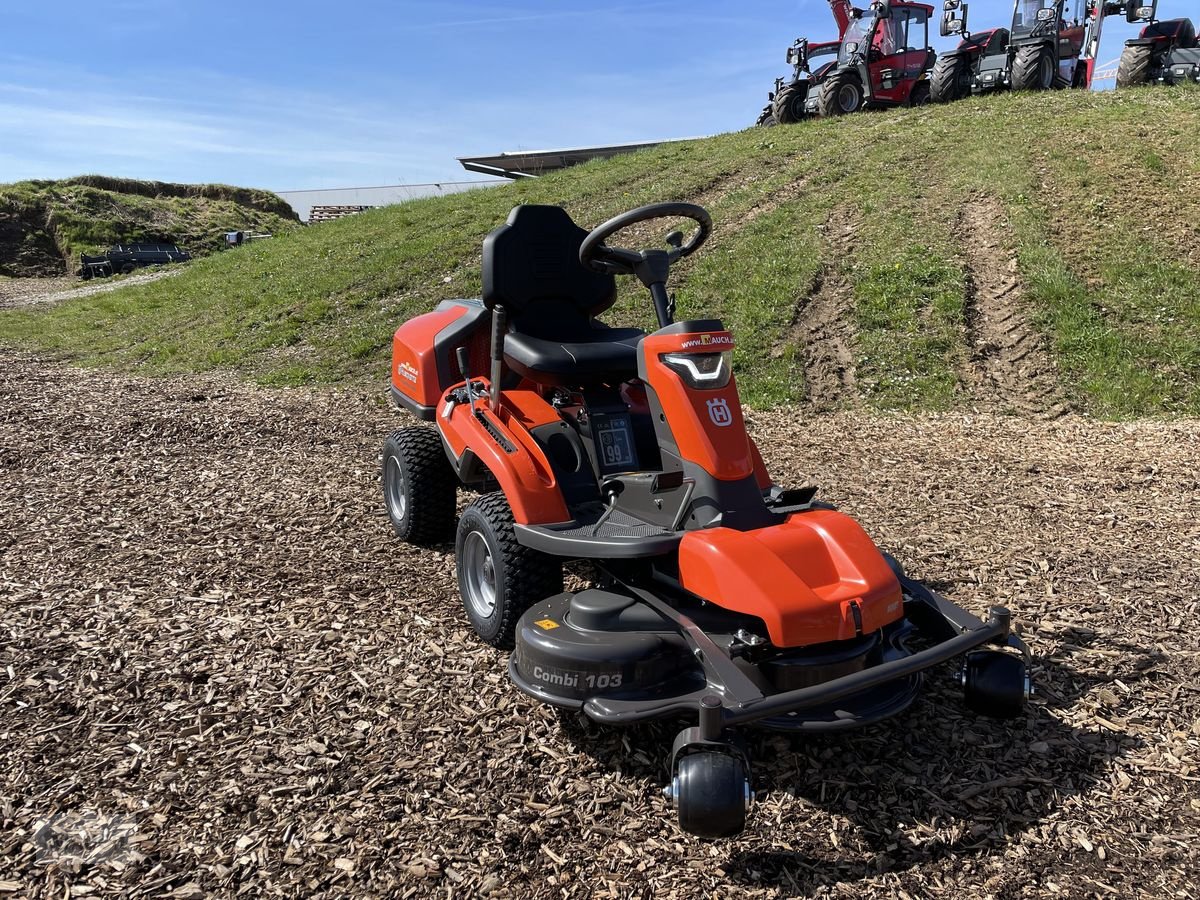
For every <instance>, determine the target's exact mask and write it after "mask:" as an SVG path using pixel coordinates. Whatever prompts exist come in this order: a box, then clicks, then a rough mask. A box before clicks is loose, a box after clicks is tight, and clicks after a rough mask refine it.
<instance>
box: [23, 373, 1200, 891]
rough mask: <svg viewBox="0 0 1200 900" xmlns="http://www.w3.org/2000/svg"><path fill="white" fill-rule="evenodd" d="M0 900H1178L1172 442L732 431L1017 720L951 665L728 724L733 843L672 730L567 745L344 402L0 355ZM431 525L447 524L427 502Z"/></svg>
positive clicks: (1180, 693) (1004, 433) (1193, 730)
mask: <svg viewBox="0 0 1200 900" xmlns="http://www.w3.org/2000/svg"><path fill="white" fill-rule="evenodd" d="M0 361H2V363H3V366H4V370H5V373H6V377H5V380H4V382H3V384H2V385H0V472H2V478H0V516H2V517H3V522H4V528H3V530H2V531H0V747H2V748H3V762H4V764H3V767H2V768H0V885H4V889H6V890H11V891H14V892H15V893H16V895H17V896H23V895H28V896H36V897H42V896H45V897H54V898H61V897H65V896H78V895H80V894H82V893H85V892H87V891H89V890H90V891H91V895H92V896H109V895H114V896H116V895H120V896H169V897H176V898H184V897H198V896H232V895H235V894H237V895H244V896H267V895H280V896H310V897H339V898H340V897H346V896H362V897H383V896H389V897H390V896H421V897H424V896H440V897H445V896H479V895H486V894H490V895H492V896H499V897H522V898H523V897H530V896H537V897H551V896H553V897H581V898H582V897H597V896H639V897H649V896H654V897H688V898H690V897H698V896H705V897H713V896H716V897H781V896H819V897H833V896H857V897H896V896H910V897H947V898H961V897H968V896H993V897H1005V898H1009V897H1011V898H1015V897H1043V896H1050V895H1054V896H1061V897H1070V898H1074V897H1100V896H1103V897H1109V896H1122V897H1135V896H1140V897H1162V896H1177V897H1194V896H1196V894H1197V890H1196V887H1195V885H1196V883H1197V876H1198V875H1200V865H1198V861H1197V851H1196V847H1197V846H1198V844H1200V810H1198V808H1197V807H1198V806H1200V802H1198V801H1197V797H1198V796H1200V795H1198V792H1197V790H1196V779H1197V777H1200V759H1198V746H1200V688H1198V687H1197V684H1198V678H1197V676H1198V674H1200V653H1198V652H1197V649H1196V633H1197V629H1198V628H1200V602H1198V601H1197V599H1196V598H1197V597H1198V596H1200V529H1198V527H1197V524H1196V521H1195V510H1196V508H1197V503H1198V502H1200V482H1198V480H1197V475H1196V472H1197V462H1198V457H1200V449H1198V448H1200V422H1195V421H1184V422H1174V423H1166V422H1138V423H1130V424H1106V423H1097V422H1091V421H1088V420H1084V419H1081V418H1078V417H1075V416H1066V417H1063V418H1061V419H1058V420H1055V421H1030V420H1024V419H1020V418H1017V417H1011V416H989V415H972V416H944V417H936V416H926V417H919V418H898V417H890V416H879V415H871V414H865V413H842V414H838V415H829V416H812V417H808V418H807V419H806V421H804V422H800V421H797V419H796V417H795V415H794V414H793V413H792V412H791V411H788V410H782V411H779V412H775V413H770V414H767V413H759V414H756V415H755V422H756V424H755V430H756V433H757V436H758V438H759V441H760V444H761V446H762V447H763V450H764V452H765V454H766V457H767V460H768V464H769V465H770V466H771V468H772V470H773V471H774V472H775V474H776V477H777V478H779V479H780V480H781V481H787V482H789V483H798V482H801V481H804V480H808V479H810V478H811V479H813V480H815V481H816V482H818V483H819V484H822V485H824V490H823V491H822V495H823V496H824V497H825V498H826V499H828V500H831V501H833V502H835V503H839V504H842V505H843V508H844V509H845V510H846V511H847V512H850V513H851V514H853V515H855V516H857V517H858V518H859V519H860V520H861V521H862V522H863V524H864V525H865V527H866V528H867V529H868V531H869V532H870V533H871V534H872V535H873V536H874V537H875V538H876V539H877V540H878V542H879V543H880V544H881V545H882V546H884V547H885V548H887V549H889V550H891V551H892V552H893V553H895V554H896V555H897V556H898V557H899V558H900V559H902V560H903V561H904V562H905V564H906V565H907V567H908V568H909V571H910V572H911V573H912V574H914V575H916V576H918V577H923V578H925V579H927V580H929V581H930V582H931V583H933V584H934V585H935V586H936V587H938V588H940V589H942V590H943V591H945V592H946V593H948V594H949V595H951V596H953V597H954V598H956V599H957V600H959V601H960V602H963V603H964V604H965V605H967V606H968V607H970V608H972V609H974V610H976V611H979V612H982V611H983V610H985V609H986V607H987V606H988V605H989V604H991V603H997V602H1000V603H1004V604H1006V605H1008V606H1010V607H1011V608H1012V609H1013V611H1014V613H1015V615H1016V617H1017V618H1018V619H1019V621H1020V622H1021V623H1022V624H1023V626H1024V629H1025V636H1026V638H1027V639H1028V640H1029V642H1030V644H1031V645H1032V647H1033V651H1034V653H1035V654H1036V656H1037V667H1036V671H1035V678H1036V680H1037V684H1038V690H1039V695H1038V697H1037V698H1036V699H1035V702H1034V704H1033V706H1032V707H1031V709H1030V710H1029V712H1028V715H1027V716H1026V718H1025V719H1024V720H1022V721H1018V722H1016V723H1013V724H998V723H994V722H991V721H988V720H984V719H978V718H976V717H974V716H973V715H971V714H969V713H968V712H966V711H965V710H964V709H963V708H962V706H961V704H960V703H959V700H958V691H957V687H956V684H955V677H954V672H953V671H952V670H951V669H950V668H948V667H947V668H944V669H942V670H939V671H938V672H937V673H935V674H934V675H933V676H932V677H931V678H930V680H929V683H928V685H927V690H926V692H925V694H924V696H923V698H922V699H921V700H920V701H919V702H918V704H917V705H916V706H915V707H914V708H913V709H912V710H911V711H910V712H909V713H908V714H906V715H905V716H903V717H902V718H900V719H898V720H896V721H893V722H889V723H886V724H884V725H881V726H878V727H875V728H872V729H869V730H865V731H862V732H859V733H856V734H853V735H845V736H840V737H829V738H820V739H809V740H803V741H799V740H798V741H794V742H793V741H790V740H789V739H787V738H784V737H780V736H775V735H771V734H752V735H751V738H750V740H751V745H752V747H751V749H752V753H753V754H754V757H755V759H756V760H757V761H758V764H757V767H756V769H755V787H756V789H757V804H756V808H755V810H754V812H753V813H752V817H751V822H750V826H749V828H748V830H747V832H746V833H745V835H743V836H742V837H740V838H738V839H736V840H731V841H723V842H716V843H704V842H700V841H697V840H694V839H692V838H690V837H687V836H685V835H682V834H680V833H679V832H678V831H677V830H676V828H675V827H674V825H673V823H672V819H671V814H670V811H669V810H668V808H667V806H666V804H665V802H664V799H663V798H662V796H661V794H660V792H659V789H660V787H661V784H662V783H663V780H664V778H665V775H666V773H665V766H666V761H667V755H668V750H669V744H670V739H671V737H672V736H673V733H674V731H675V730H676V727H677V726H675V725H672V724H667V723H664V724H661V725H655V726H653V727H644V728H636V729H629V730H624V731H617V730H599V729H596V730H587V729H585V730H583V731H582V732H579V731H570V732H568V731H565V730H564V729H563V728H562V726H561V725H560V724H559V723H558V721H557V720H556V718H555V717H554V715H553V714H551V713H550V711H549V710H547V709H545V708H543V707H541V706H539V705H537V704H535V703H533V702H531V701H529V700H527V699H525V698H524V697H523V696H522V695H520V694H518V693H517V692H516V690H515V689H514V688H512V687H511V686H510V685H509V684H508V682H507V679H506V676H505V671H504V664H505V660H504V658H503V655H502V654H499V653H496V652H495V651H493V650H491V649H489V648H487V647H484V646H481V645H480V644H479V643H478V642H476V641H475V640H473V639H472V638H471V636H470V634H469V633H468V630H467V626H466V623H465V619H464V616H463V614H462V612H461V610H460V607H459V600H458V597H457V591H456V588H455V583H454V570H453V560H452V556H451V552H450V550H451V548H449V547H445V548H440V549H438V550H435V551H419V550H415V549H412V548H409V547H405V546H403V545H399V544H397V543H396V542H395V540H394V539H393V537H392V535H391V532H390V529H389V527H388V524H387V521H386V518H385V516H384V514H383V510H382V504H381V499H380V491H379V484H378V476H377V455H378V452H379V448H380V446H381V444H382V442H383V439H384V437H385V436H386V434H387V433H388V432H389V431H390V430H391V429H392V428H394V427H395V426H396V424H397V422H398V421H401V419H400V417H399V414H397V413H395V412H394V411H392V410H389V409H388V408H386V406H385V405H384V404H383V403H382V402H381V400H380V399H379V398H378V397H377V395H376V392H375V391H370V392H367V391H361V392H355V391H341V392H319V391H308V390H295V391H265V390H255V389H251V388H248V387H245V386H242V385H240V384H237V383H234V382H232V381H230V380H228V379H225V378H221V377H209V376H205V377H189V378H186V379H185V378H181V379H172V380H166V381H151V380H144V379H136V378H128V377H121V376H114V375H110V374H105V373H102V372H96V371H86V372H83V371H80V370H74V369H70V368H66V367H61V366H58V365H54V364H49V363H45V362H41V361H38V360H36V359H34V358H31V357H28V356H25V355H18V354H13V353H7V352H6V353H3V354H0ZM464 499H465V498H464Z"/></svg>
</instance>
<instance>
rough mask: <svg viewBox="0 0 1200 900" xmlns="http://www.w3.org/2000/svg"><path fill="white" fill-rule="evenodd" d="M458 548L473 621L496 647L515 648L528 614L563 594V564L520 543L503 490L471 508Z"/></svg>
mask: <svg viewBox="0 0 1200 900" xmlns="http://www.w3.org/2000/svg"><path fill="white" fill-rule="evenodd" d="M454 551H455V552H454V557H455V559H454V562H455V568H456V569H457V573H458V589H459V592H460V593H461V594H462V599H463V607H464V608H465V609H466V612H467V619H468V620H469V621H470V623H471V627H472V628H473V629H474V630H475V633H476V634H477V635H479V637H480V639H481V640H483V641H484V642H485V643H488V644H491V645H492V646H493V647H499V648H500V649H501V650H511V649H512V647H513V634H514V632H515V631H516V628H517V620H518V619H520V618H521V615H522V613H524V612H525V610H527V609H529V607H531V606H533V604H535V603H537V602H538V601H539V600H545V599H546V598H547V597H550V596H552V595H554V594H558V593H561V592H562V589H563V575H562V562H561V561H560V560H559V559H558V558H557V557H554V556H547V555H546V554H545V553H539V552H538V551H536V550H531V549H529V548H528V547H523V546H521V545H520V544H518V543H517V538H516V534H515V532H514V530H513V515H512V510H511V509H510V508H509V505H508V501H507V500H506V499H505V498H504V494H502V493H499V492H497V493H494V494H487V495H486V496H483V497H480V498H479V499H478V500H476V501H475V502H474V503H472V504H471V505H470V506H468V507H467V508H466V510H465V511H464V512H463V514H462V518H461V519H459V522H458V539H457V541H456V542H455V547H454Z"/></svg>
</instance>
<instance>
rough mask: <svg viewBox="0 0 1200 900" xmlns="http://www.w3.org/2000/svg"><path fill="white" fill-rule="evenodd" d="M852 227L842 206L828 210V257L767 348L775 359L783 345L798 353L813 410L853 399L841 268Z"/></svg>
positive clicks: (848, 313) (846, 286) (848, 302)
mask: <svg viewBox="0 0 1200 900" xmlns="http://www.w3.org/2000/svg"><path fill="white" fill-rule="evenodd" d="M857 230H858V224H857V222H856V221H855V218H854V214H853V212H852V211H851V210H850V209H849V208H848V207H839V208H837V209H835V210H834V211H833V213H832V214H831V215H830V217H829V221H827V222H826V223H825V241H826V244H827V249H826V251H825V253H824V254H823V256H824V258H825V259H827V260H829V262H827V263H826V264H825V265H824V267H823V268H822V269H821V271H820V272H819V273H818V274H817V278H816V281H815V282H814V284H813V287H812V290H810V291H809V293H808V294H807V295H805V296H804V297H801V298H800V301H799V302H798V303H797V304H796V310H795V312H794V313H793V314H792V323H791V327H790V328H789V329H788V331H787V332H785V334H784V336H783V338H782V339H781V340H780V341H779V342H778V343H777V344H776V346H775V347H774V349H773V350H772V355H773V356H775V357H779V356H781V355H782V354H783V352H784V350H785V348H787V347H788V346H797V347H799V348H800V351H801V353H802V354H803V357H804V394H805V397H806V398H807V399H808V400H809V402H810V403H812V404H813V405H814V406H815V407H816V408H817V409H830V408H833V407H837V406H839V405H843V404H847V403H853V402H854V401H855V400H856V399H857V396H858V391H857V384H858V376H857V372H856V369H855V364H854V349H853V348H854V327H853V325H852V324H851V323H852V322H853V320H854V309H853V307H854V291H853V288H852V287H851V285H850V282H849V281H848V280H847V278H846V275H845V273H844V272H843V271H842V269H841V261H842V260H844V259H847V258H848V257H849V255H850V252H851V249H852V248H853V245H854V236H855V234H856V232H857Z"/></svg>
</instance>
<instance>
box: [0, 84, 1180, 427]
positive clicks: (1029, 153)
mask: <svg viewBox="0 0 1200 900" xmlns="http://www.w3.org/2000/svg"><path fill="white" fill-rule="evenodd" d="M1197 134H1200V91H1196V90H1186V89H1185V90H1166V89H1146V90H1135V91H1121V92H1115V93H1104V94H1082V93H1075V92H1062V93H1055V94H1052V95H1041V96H1039V95H1026V96H1004V97H997V98H988V99H982V100H969V101H964V102H961V103H959V104H955V105H952V106H947V107H927V108H924V109H918V110H899V111H893V112H889V113H880V114H864V115H858V116H853V117H850V118H848V119H844V120H836V121H821V122H810V123H803V124H801V125H797V126H790V127H780V128H774V129H751V130H748V131H743V132H739V133H735V134H726V135H720V136H718V137H714V138H711V139H707V140H702V141H696V142H691V143H687V144H672V145H667V146H663V147H659V148H656V149H653V150H650V151H646V152H642V153H637V154H633V155H629V156H623V157H618V158H615V159H612V160H609V161H606V162H599V163H591V164H588V165H585V166H580V167H577V168H574V169H571V170H568V171H565V172H561V173H557V174H555V175H552V176H548V177H545V178H542V179H539V180H531V181H523V182H520V183H517V184H514V185H511V186H507V187H502V188H496V189H493V190H486V191H474V192H470V193H467V194H459V195H454V196H451V197H444V198H437V199H431V200H425V201H419V202H414V203H408V204H404V205H401V206H396V207H391V208H387V209H381V210H376V211H372V212H369V213H365V214H363V215H360V216H355V217H352V218H348V219H343V220H341V221H338V222H335V223H331V224H329V225H324V226H321V227H319V228H311V229H305V230H299V231H296V232H294V233H291V234H288V235H286V236H284V237H282V238H279V239H276V240H273V241H267V242H262V243H259V244H255V245H252V246H248V247H245V248H243V249H241V250H239V251H238V252H236V253H226V254H220V255H218V256H214V257H210V258H208V259H204V260H200V261H198V262H196V263H194V264H193V265H192V266H191V267H190V269H189V271H187V272H186V273H185V274H183V275H181V276H179V277H177V278H172V279H168V280H166V281H162V282H157V283H154V284H150V285H146V286H140V287H135V288H128V289H124V290H121V291H117V292H114V293H110V294H105V295H102V296H94V297H88V298H83V299H78V300H73V301H70V302H68V303H65V304H62V305H60V306H57V307H55V308H51V309H41V310H36V311H12V312H6V313H3V314H0V342H3V343H7V344H9V345H20V346H25V347H30V348H36V349H38V350H41V351H51V352H55V353H60V354H63V355H65V356H67V357H69V358H71V359H74V360H77V361H79V362H81V363H84V364H105V365H115V366H119V367H122V368H129V369H137V370H140V371H144V372H149V373H173V372H193V371H199V370H205V369H211V368H217V367H221V368H229V369H235V370H237V371H239V372H241V373H243V374H245V375H246V376H248V377H251V378H254V379H257V380H259V381H262V382H265V383H275V384H290V383H299V382H309V381H322V382H331V381H339V380H343V379H347V378H358V377H369V378H376V379H382V378H384V377H385V375H386V372H387V369H388V362H387V360H388V354H389V341H390V337H391V333H392V331H393V329H394V328H395V327H396V326H397V325H398V324H399V323H400V322H402V321H403V320H404V319H405V318H407V317H409V316H412V315H414V314H416V313H419V312H423V311H425V310H428V309H430V308H431V307H432V306H433V305H434V304H436V303H437V302H438V301H439V300H441V299H444V298H448V297H460V296H475V295H477V293H478V290H479V277H480V276H479V248H480V242H481V240H482V239H483V236H484V235H485V234H486V233H487V231H488V230H489V229H491V228H493V227H494V226H496V225H497V224H499V223H501V222H502V221H503V220H504V218H505V216H506V215H507V213H508V211H509V209H510V208H511V207H512V206H513V205H514V204H517V203H558V204H562V205H564V206H566V207H567V209H568V210H569V211H570V212H571V214H572V215H573V216H574V217H575V219H576V221H578V222H580V223H581V224H583V225H585V226H589V227H590V226H594V225H596V224H598V223H599V222H600V221H602V220H604V219H605V218H607V217H609V216H611V215H614V214H616V213H618V212H621V211H623V210H625V209H628V208H631V207H634V206H638V205H640V204H644V203H651V202H655V201H661V200H669V199H685V200H693V201H695V202H699V203H701V204H703V205H704V206H706V207H707V208H708V209H709V210H710V211H711V212H712V214H713V217H714V219H715V220H716V223H717V227H716V230H715V232H714V234H713V236H712V238H711V239H710V241H709V243H708V244H707V245H706V247H705V248H704V249H703V250H702V251H701V252H700V253H699V254H697V256H696V257H693V258H692V259H690V260H688V261H687V263H686V264H685V265H682V266H681V267H679V271H678V272H677V273H676V277H675V279H674V286H675V288H676V289H677V291H678V297H679V314H680V316H691V317H695V316H698V315H705V316H707V315H713V316H719V317H721V318H722V319H724V320H725V322H726V324H727V325H728V326H729V327H731V328H732V329H734V331H735V333H736V335H737V340H738V347H737V351H736V365H737V367H738V372H739V382H740V384H741V385H742V389H743V393H744V394H746V395H747V396H748V398H749V399H750V400H751V402H753V403H755V404H758V405H760V406H761V405H770V404H777V403H785V402H803V401H804V400H805V399H806V398H808V390H809V387H810V386H808V385H806V376H807V375H808V374H809V372H808V369H807V368H806V362H805V350H804V348H803V347H802V346H801V341H800V340H799V339H798V338H797V337H796V334H797V328H798V327H802V326H803V324H804V321H805V316H806V308H807V307H806V304H809V303H812V302H814V298H815V297H819V296H823V295H826V294H829V293H830V291H831V290H833V291H834V295H835V296H834V300H835V301H836V304H835V307H836V310H837V313H838V316H839V317H840V319H841V321H839V322H838V323H837V327H838V328H839V329H840V332H839V333H840V334H841V335H842V338H843V342H844V344H845V346H846V347H847V348H848V352H849V353H850V354H851V355H852V356H853V368H854V370H855V372H856V379H855V381H854V383H853V385H852V389H851V391H850V392H849V393H848V394H847V395H846V396H845V397H844V398H843V400H844V402H847V403H853V404H867V405H869V406H873V407H877V408H890V409H934V410H938V409H953V408H955V407H959V406H962V405H965V404H967V403H969V402H970V400H971V397H972V387H971V380H972V377H973V376H972V372H973V371H974V369H973V366H974V365H975V363H976V361H977V360H978V359H979V357H980V353H981V350H980V348H979V346H978V344H979V343H980V338H979V333H978V332H977V330H976V328H975V326H976V325H977V323H976V322H975V321H974V320H975V319H976V318H977V317H978V316H979V312H978V311H977V310H975V309H974V308H973V307H974V304H975V303H976V297H975V295H976V294H977V293H978V291H979V290H980V287H979V285H978V283H977V282H978V281H979V280H980V279H981V278H982V277H983V274H981V271H980V270H978V268H977V266H976V267H974V268H973V263H972V260H975V263H976V264H977V263H978V262H979V259H980V257H979V254H980V252H983V253H984V254H985V256H986V255H988V254H990V255H991V257H993V258H992V263H994V264H995V265H992V268H996V267H997V266H999V267H1001V268H1004V269H1005V270H1006V271H1011V272H1012V274H1013V276H1014V278H1015V279H1017V281H1018V282H1019V284H1018V290H1017V292H1016V293H1017V294H1018V295H1019V296H1020V308H1021V310H1022V315H1023V316H1025V317H1027V319H1028V323H1029V325H1030V327H1031V328H1033V329H1034V330H1035V332H1040V333H1041V334H1042V335H1043V336H1044V337H1043V341H1042V343H1043V345H1044V347H1045V348H1046V349H1045V350H1044V351H1042V352H1043V353H1047V354H1048V356H1049V358H1050V360H1051V362H1052V369H1053V377H1054V379H1055V382H1056V384H1057V385H1058V387H1057V389H1058V390H1059V391H1060V393H1061V396H1063V397H1064V398H1065V399H1066V400H1067V401H1068V402H1069V403H1071V404H1072V405H1074V406H1075V407H1076V408H1080V409H1083V410H1087V411H1090V412H1092V413H1094V414H1098V415H1103V416H1113V417H1125V416H1136V415H1147V414H1151V415H1153V414H1197V413H1200V142H1197V140H1196V135H1197ZM983 208H986V209H989V210H991V211H992V217H991V218H990V219H986V220H985V222H984V225H983V226H980V224H979V222H980V220H979V218H978V216H973V215H971V214H970V211H971V210H974V209H983ZM663 230H665V229H663ZM658 236H659V235H658V234H657V233H656V234H655V235H654V237H658ZM980 248H984V249H983V250H982V251H981V250H980ZM985 265H991V264H990V263H987V261H986V259H985ZM606 318H607V319H608V320H609V321H610V322H616V323H631V324H640V325H643V326H648V325H650V323H651V321H652V318H651V312H650V305H649V302H648V300H647V298H646V295H645V292H644V291H643V290H642V289H641V288H640V287H638V288H636V289H635V287H634V285H631V284H627V285H625V286H623V288H622V290H621V296H620V301H619V304H618V307H617V308H616V309H615V310H613V311H612V312H611V313H610V314H609V315H608V316H606ZM798 323H799V325H798ZM817 336H818V338H819V337H820V335H819V334H818V335H817ZM810 337H811V335H810ZM818 349H819V348H818ZM1015 371H1016V375H1017V377H1018V380H1019V377H1020V369H1019V365H1018V368H1017V369H1016V370H1015Z"/></svg>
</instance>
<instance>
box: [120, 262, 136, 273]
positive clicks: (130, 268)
mask: <svg viewBox="0 0 1200 900" xmlns="http://www.w3.org/2000/svg"><path fill="white" fill-rule="evenodd" d="M135 271H137V266H135V265H134V264H133V263H123V264H122V265H121V274H122V275H132V274H133V273H134V272H135Z"/></svg>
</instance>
